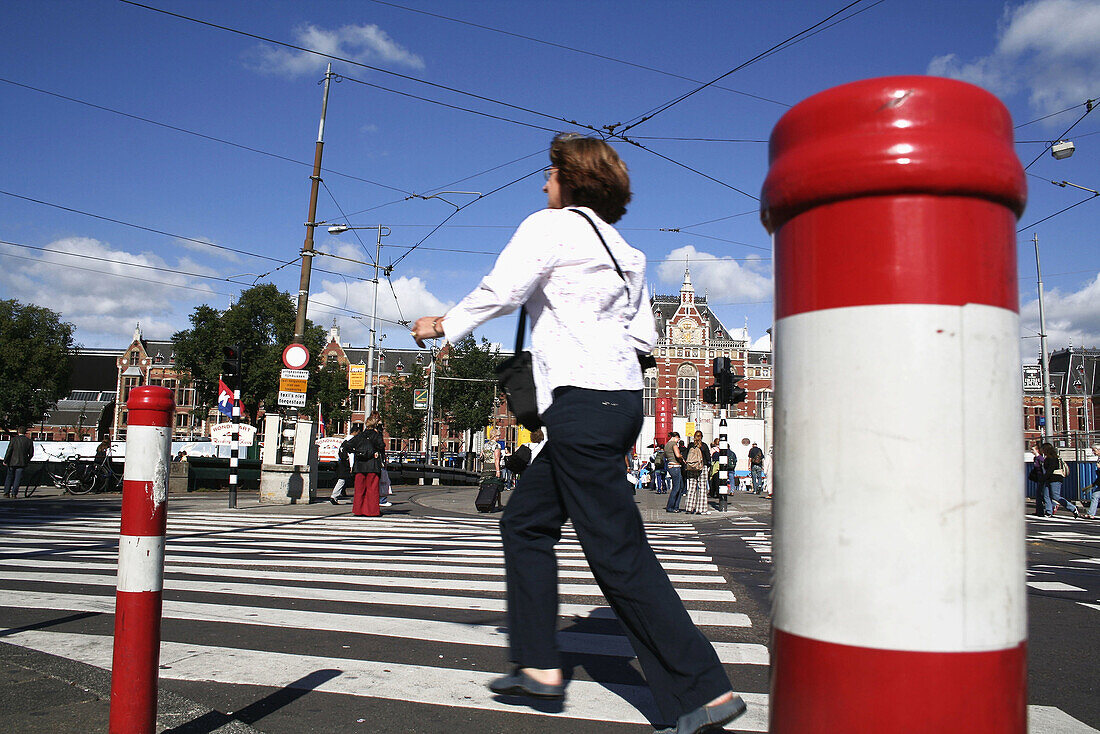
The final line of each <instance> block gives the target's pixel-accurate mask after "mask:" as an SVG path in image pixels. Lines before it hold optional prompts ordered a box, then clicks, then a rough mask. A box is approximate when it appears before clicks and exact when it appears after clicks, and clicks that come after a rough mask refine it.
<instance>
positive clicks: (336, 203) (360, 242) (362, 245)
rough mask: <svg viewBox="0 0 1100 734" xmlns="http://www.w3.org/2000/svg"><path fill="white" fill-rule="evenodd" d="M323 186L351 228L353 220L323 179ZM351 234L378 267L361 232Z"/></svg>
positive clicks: (345, 222) (355, 230) (353, 230)
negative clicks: (360, 234)
mask: <svg viewBox="0 0 1100 734" xmlns="http://www.w3.org/2000/svg"><path fill="white" fill-rule="evenodd" d="M321 185H322V186H324V187H325V193H327V194H328V198H330V199H332V203H333V204H335V205H336V208H337V210H339V212H340V216H341V217H343V219H344V224H346V225H348V227H349V228H350V227H351V220H350V219H348V215H347V214H345V213H344V208H343V207H342V206H340V202H338V201H336V197H335V196H333V194H332V190H331V189H330V188H329V187H328V184H327V183H325V180H324V179H321ZM351 233H352V234H353V235H355V239H356V240H357V241H358V242H359V246H360V247H362V248H363V252H365V253H367V257H368V258H369V259H370V260H371V264H373V265H375V266H377V265H378V263H376V262H374V256H373V255H371V254H370V250H368V249H367V246H366V244H364V242H363V238H362V237H360V236H359V230H357V229H352V230H351Z"/></svg>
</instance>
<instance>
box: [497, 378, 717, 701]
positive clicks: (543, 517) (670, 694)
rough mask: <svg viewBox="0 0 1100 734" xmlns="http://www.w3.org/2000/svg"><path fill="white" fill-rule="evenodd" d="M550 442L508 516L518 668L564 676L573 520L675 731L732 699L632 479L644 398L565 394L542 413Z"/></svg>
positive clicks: (504, 525)
mask: <svg viewBox="0 0 1100 734" xmlns="http://www.w3.org/2000/svg"><path fill="white" fill-rule="evenodd" d="M543 422H544V423H545V424H546V427H547V438H548V441H547V443H546V446H544V447H543V449H542V451H540V452H539V455H538V456H537V457H536V458H535V461H534V462H533V463H532V464H531V466H529V467H528V468H527V471H525V472H524V473H523V475H522V477H521V478H520V481H519V485H518V486H517V487H516V491H515V493H514V494H513V495H512V497H511V499H510V500H509V502H508V505H507V507H505V509H504V516H503V517H502V518H501V522H500V525H501V535H502V537H503V540H504V565H505V573H506V576H507V581H508V634H509V641H510V646H511V659H512V661H513V662H515V663H516V664H517V665H519V666H521V667H527V668H543V669H549V668H559V667H561V661H560V658H559V654H558V649H557V645H556V640H555V633H556V631H557V621H558V620H557V617H558V568H557V557H556V556H555V555H554V544H555V543H557V541H558V540H559V539H560V538H561V528H562V525H563V524H564V523H565V521H566V520H568V519H571V520H572V521H573V528H574V529H575V530H576V533H577V537H578V538H579V539H580V542H581V547H582V548H583V549H584V555H585V557H586V558H587V559H588V565H589V566H590V567H591V569H592V574H593V576H595V578H596V583H597V584H599V586H600V590H601V591H602V592H603V595H604V597H605V598H606V599H607V601H608V604H610V606H611V608H612V609H613V610H614V612H615V614H616V615H617V616H618V618H619V621H620V622H621V623H622V625H623V628H624V629H625V631H626V635H627V637H628V638H629V639H630V643H631V645H633V647H634V652H635V654H636V655H637V656H638V661H639V662H640V663H641V666H642V670H643V671H644V673H645V676H646V680H647V681H648V682H649V687H650V689H651V690H652V691H653V697H654V698H655V699H656V701H657V706H658V708H659V709H660V711H661V714H662V715H663V716H664V717H666V718H667V720H668V721H669V722H675V721H676V719H677V718H678V717H679V716H680V715H682V714H684V713H687V712H688V711H691V710H693V709H696V708H698V707H699V706H703V705H705V704H706V703H708V702H710V701H711V700H713V699H714V698H717V697H718V696H720V695H722V694H723V693H724V692H726V691H728V690H730V682H729V679H728V678H727V677H726V673H725V670H723V668H722V665H721V663H720V662H719V661H718V656H717V655H716V654H715V652H714V648H713V647H712V646H711V644H710V643H709V642H708V641H707V639H706V638H705V637H703V635H702V633H701V632H699V630H698V629H696V627H695V625H694V624H693V623H692V621H691V618H690V617H689V616H688V613H687V611H686V610H685V609H684V605H683V602H681V601H680V597H679V596H678V595H677V594H676V590H675V589H674V588H673V587H672V583H671V582H670V581H669V580H668V576H667V575H666V574H665V571H664V569H663V568H661V565H660V563H658V561H657V557H656V556H655V555H654V553H653V550H652V549H651V548H650V547H649V543H648V542H647V540H646V536H645V528H644V527H643V526H642V518H641V516H640V515H639V514H638V509H637V507H636V506H635V504H634V498H633V495H632V493H631V487H630V483H629V482H628V481H627V479H626V474H625V472H624V471H623V456H625V455H626V452H627V450H628V449H629V448H630V446H631V445H632V444H633V442H634V439H635V437H636V436H637V435H638V431H639V430H641V426H642V397H641V393H640V392H636V391H629V390H622V391H603V390H587V389H581V388H558V389H557V390H555V391H554V402H553V404H552V405H551V406H550V408H549V409H548V410H547V411H546V412H545V413H544V414H543Z"/></svg>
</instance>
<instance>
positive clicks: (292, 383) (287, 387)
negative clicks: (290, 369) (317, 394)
mask: <svg viewBox="0 0 1100 734" xmlns="http://www.w3.org/2000/svg"><path fill="white" fill-rule="evenodd" d="M308 387H309V380H293V379H288V378H286V377H284V378H282V379H281V380H279V392H305V391H306V388H308Z"/></svg>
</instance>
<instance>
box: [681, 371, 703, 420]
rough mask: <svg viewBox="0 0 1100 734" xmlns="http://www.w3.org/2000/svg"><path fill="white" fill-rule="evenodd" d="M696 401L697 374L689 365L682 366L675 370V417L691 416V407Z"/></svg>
mask: <svg viewBox="0 0 1100 734" xmlns="http://www.w3.org/2000/svg"><path fill="white" fill-rule="evenodd" d="M698 399H699V372H698V370H696V369H695V367H694V366H692V365H690V364H682V365H680V369H678V370H676V415H678V416H681V417H687V416H689V415H691V408H692V405H694V403H695V401H697V400H698Z"/></svg>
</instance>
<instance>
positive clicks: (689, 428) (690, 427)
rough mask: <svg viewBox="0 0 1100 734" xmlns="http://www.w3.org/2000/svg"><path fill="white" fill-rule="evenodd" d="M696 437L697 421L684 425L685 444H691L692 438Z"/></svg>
mask: <svg viewBox="0 0 1100 734" xmlns="http://www.w3.org/2000/svg"><path fill="white" fill-rule="evenodd" d="M694 435H695V421H688V422H687V423H685V424H684V443H691V438H692V436H694Z"/></svg>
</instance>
